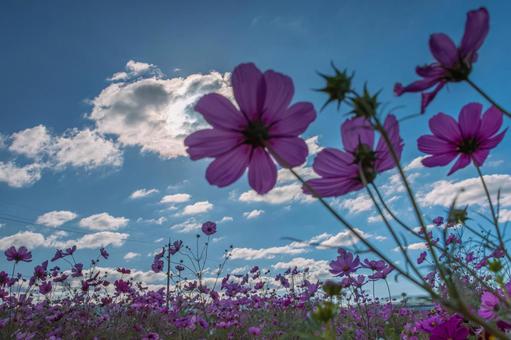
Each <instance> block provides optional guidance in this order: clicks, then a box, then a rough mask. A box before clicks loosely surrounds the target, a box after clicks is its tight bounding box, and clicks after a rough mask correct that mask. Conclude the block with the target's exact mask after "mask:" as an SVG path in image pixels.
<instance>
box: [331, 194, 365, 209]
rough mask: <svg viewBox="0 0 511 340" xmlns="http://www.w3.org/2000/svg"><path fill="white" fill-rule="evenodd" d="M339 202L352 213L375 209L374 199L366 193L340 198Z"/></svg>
mask: <svg viewBox="0 0 511 340" xmlns="http://www.w3.org/2000/svg"><path fill="white" fill-rule="evenodd" d="M338 204H339V206H340V207H341V208H343V209H347V210H348V211H349V213H350V214H358V213H361V212H364V211H369V210H371V209H373V201H372V200H371V198H370V197H369V196H368V195H366V194H358V195H357V196H355V197H354V198H340V199H338Z"/></svg>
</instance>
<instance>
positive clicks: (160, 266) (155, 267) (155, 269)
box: [151, 259, 163, 273]
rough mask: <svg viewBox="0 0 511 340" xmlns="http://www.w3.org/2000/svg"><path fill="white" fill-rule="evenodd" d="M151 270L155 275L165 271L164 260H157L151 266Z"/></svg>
mask: <svg viewBox="0 0 511 340" xmlns="http://www.w3.org/2000/svg"><path fill="white" fill-rule="evenodd" d="M151 269H152V270H153V272H155V273H159V272H161V271H162V270H163V260H162V259H157V260H156V259H155V260H154V262H153V264H152V265H151Z"/></svg>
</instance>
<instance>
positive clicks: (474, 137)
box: [417, 103, 507, 175]
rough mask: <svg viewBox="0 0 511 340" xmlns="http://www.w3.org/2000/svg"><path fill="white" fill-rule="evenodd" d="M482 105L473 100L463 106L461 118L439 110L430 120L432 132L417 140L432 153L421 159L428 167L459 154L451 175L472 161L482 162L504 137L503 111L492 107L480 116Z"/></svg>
mask: <svg viewBox="0 0 511 340" xmlns="http://www.w3.org/2000/svg"><path fill="white" fill-rule="evenodd" d="M482 108H483V106H482V105H481V104H478V103H470V104H467V105H465V106H463V108H462V109H461V111H460V113H459V116H458V122H456V120H454V118H452V117H451V116H448V115H446V114H445V113H438V114H436V115H435V116H433V117H431V119H430V120H429V128H430V129H431V132H432V133H433V135H424V136H421V137H420V138H419V139H418V140H417V144H418V147H419V150H420V151H422V152H424V153H427V154H430V155H431V156H429V157H426V158H424V159H423V160H422V164H423V165H424V166H426V167H436V166H444V165H447V164H449V163H450V162H451V161H452V160H454V159H455V158H456V157H458V156H459V158H458V160H457V161H456V163H454V165H453V167H452V168H451V170H450V171H449V175H451V174H453V173H454V172H456V171H458V170H459V169H463V168H464V167H466V166H467V165H469V164H470V162H471V161H472V162H474V164H475V165H477V166H482V165H483V163H484V161H485V160H486V158H487V157H488V154H489V153H490V150H491V149H493V148H495V147H496V146H497V145H499V143H500V142H501V141H502V139H503V138H504V135H505V134H506V131H507V129H506V130H504V131H502V132H501V133H499V134H497V132H498V131H499V129H500V127H501V126H502V112H501V111H500V110H498V109H497V108H495V107H491V108H489V109H488V110H487V111H486V112H485V113H484V114H483V116H482V117H481V112H482Z"/></svg>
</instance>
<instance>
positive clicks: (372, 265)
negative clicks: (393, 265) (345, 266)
mask: <svg viewBox="0 0 511 340" xmlns="http://www.w3.org/2000/svg"><path fill="white" fill-rule="evenodd" d="M362 267H363V268H367V269H371V270H375V271H377V270H382V269H385V267H386V263H385V261H383V260H376V261H375V260H369V259H365V260H364V262H362Z"/></svg>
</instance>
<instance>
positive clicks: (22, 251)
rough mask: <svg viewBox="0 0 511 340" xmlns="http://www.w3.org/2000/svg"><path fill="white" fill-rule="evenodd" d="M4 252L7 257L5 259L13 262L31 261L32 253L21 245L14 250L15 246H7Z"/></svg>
mask: <svg viewBox="0 0 511 340" xmlns="http://www.w3.org/2000/svg"><path fill="white" fill-rule="evenodd" d="M4 254H5V256H6V257H7V261H14V262H15V263H18V262H20V261H21V262H31V261H32V253H31V252H29V251H28V249H27V248H26V247H23V246H21V247H19V248H18V250H16V247H15V246H11V247H9V248H7V250H6V251H5V252H4Z"/></svg>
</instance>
